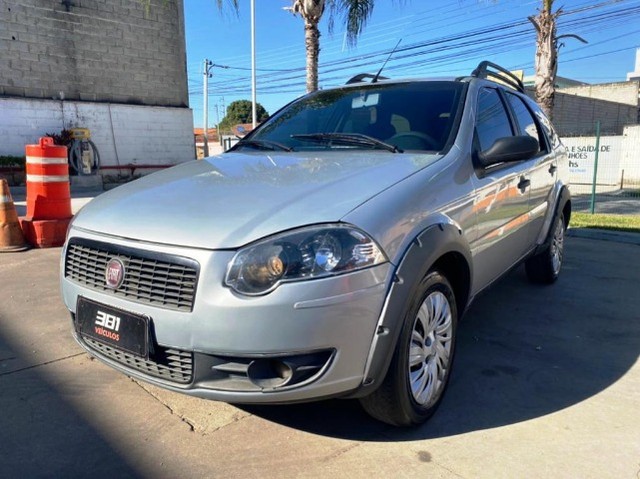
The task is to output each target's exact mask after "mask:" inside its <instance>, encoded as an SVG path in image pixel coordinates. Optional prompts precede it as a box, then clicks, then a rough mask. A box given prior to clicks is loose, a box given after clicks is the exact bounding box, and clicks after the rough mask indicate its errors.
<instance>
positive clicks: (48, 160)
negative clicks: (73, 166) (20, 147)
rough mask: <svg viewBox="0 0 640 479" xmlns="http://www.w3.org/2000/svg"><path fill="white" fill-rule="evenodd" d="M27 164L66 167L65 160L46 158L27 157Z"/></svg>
mask: <svg viewBox="0 0 640 479" xmlns="http://www.w3.org/2000/svg"><path fill="white" fill-rule="evenodd" d="M27 163H29V164H32V165H66V164H67V159H66V158H52V157H46V156H27Z"/></svg>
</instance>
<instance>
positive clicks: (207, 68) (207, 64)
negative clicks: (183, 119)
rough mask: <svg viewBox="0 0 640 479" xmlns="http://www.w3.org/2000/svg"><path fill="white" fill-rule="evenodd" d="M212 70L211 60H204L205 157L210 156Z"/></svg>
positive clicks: (203, 150)
mask: <svg viewBox="0 0 640 479" xmlns="http://www.w3.org/2000/svg"><path fill="white" fill-rule="evenodd" d="M211 68H213V62H212V61H211V60H207V59H206V58H205V59H204V65H203V70H202V73H203V75H204V88H203V92H202V93H203V95H204V98H203V104H202V108H203V117H204V118H203V123H204V127H203V128H202V130H203V131H202V133H203V138H204V145H203V148H202V152H203V155H204V157H205V158H206V157H207V156H209V78H211Z"/></svg>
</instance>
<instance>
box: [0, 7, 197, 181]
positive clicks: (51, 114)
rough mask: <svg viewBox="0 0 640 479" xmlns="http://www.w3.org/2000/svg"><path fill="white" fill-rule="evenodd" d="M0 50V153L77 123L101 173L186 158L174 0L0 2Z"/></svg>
mask: <svg viewBox="0 0 640 479" xmlns="http://www.w3.org/2000/svg"><path fill="white" fill-rule="evenodd" d="M0 49H1V51H2V55H1V56H0V135H2V138H3V141H2V142H0V155H24V145H25V144H29V143H34V142H36V141H37V139H38V137H39V136H43V135H44V134H45V133H47V132H59V131H61V130H63V129H69V128H73V127H84V128H90V129H91V134H92V140H93V141H94V143H95V144H96V146H97V148H98V150H99V151H100V157H101V163H102V166H103V168H104V169H105V170H109V169H118V168H119V167H121V166H122V165H129V164H138V165H139V166H141V167H142V166H145V165H147V166H154V165H158V166H166V165H167V164H175V163H179V162H182V161H187V160H190V159H193V158H194V146H193V117H192V114H191V110H190V109H189V105H188V87H187V73H186V47H185V35H184V12H183V1H182V0H172V1H163V0H155V1H152V2H151V3H150V5H149V7H148V8H146V7H145V6H144V4H143V3H142V2H141V1H140V0H100V1H98V0H73V1H71V0H62V1H54V2H51V1H46V0H21V1H20V2H15V1H7V0H0ZM140 171H143V168H140Z"/></svg>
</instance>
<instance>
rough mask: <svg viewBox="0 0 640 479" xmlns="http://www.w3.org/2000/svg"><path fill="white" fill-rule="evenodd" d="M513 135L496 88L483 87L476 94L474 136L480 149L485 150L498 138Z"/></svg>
mask: <svg viewBox="0 0 640 479" xmlns="http://www.w3.org/2000/svg"><path fill="white" fill-rule="evenodd" d="M505 136H513V131H512V130H511V123H510V122H509V117H508V115H507V112H506V110H505V108H504V104H503V103H502V100H501V99H500V95H499V94H498V91H497V90H494V89H493V88H483V89H482V90H480V93H479V95H478V119H477V121H476V137H477V139H478V143H479V144H480V151H484V150H487V149H488V148H490V147H491V145H493V143H494V142H495V141H496V140H497V139H498V138H504V137H505Z"/></svg>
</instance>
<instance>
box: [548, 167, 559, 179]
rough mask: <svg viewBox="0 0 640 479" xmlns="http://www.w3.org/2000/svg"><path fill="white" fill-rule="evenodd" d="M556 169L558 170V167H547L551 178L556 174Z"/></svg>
mask: <svg viewBox="0 0 640 479" xmlns="http://www.w3.org/2000/svg"><path fill="white" fill-rule="evenodd" d="M557 169H558V167H557V166H556V165H551V166H550V167H549V174H550V175H551V176H553V174H554V173H555V172H556V170H557Z"/></svg>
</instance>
